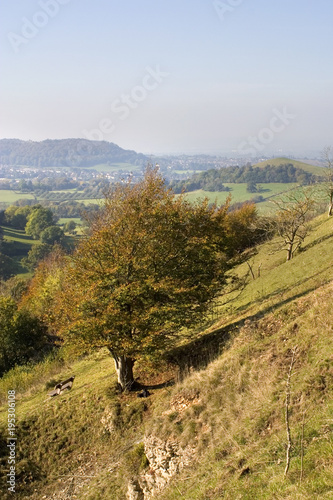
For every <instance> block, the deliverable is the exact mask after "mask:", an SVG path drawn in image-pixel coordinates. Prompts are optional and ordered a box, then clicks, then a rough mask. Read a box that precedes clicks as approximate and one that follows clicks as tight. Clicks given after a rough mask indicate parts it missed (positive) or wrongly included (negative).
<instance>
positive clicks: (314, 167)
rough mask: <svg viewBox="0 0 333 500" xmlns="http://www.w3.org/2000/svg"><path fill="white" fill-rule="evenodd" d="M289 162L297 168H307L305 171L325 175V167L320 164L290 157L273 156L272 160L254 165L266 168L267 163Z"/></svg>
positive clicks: (280, 163)
mask: <svg viewBox="0 0 333 500" xmlns="http://www.w3.org/2000/svg"><path fill="white" fill-rule="evenodd" d="M286 163H289V164H291V165H293V166H294V167H295V168H300V169H301V170H305V172H309V173H310V174H314V175H323V168H322V167H320V166H318V165H312V164H310V163H305V162H303V161H299V160H291V159H290V158H284V157H281V158H272V159H270V160H265V161H261V162H260V163H257V164H256V165H254V167H259V168H265V167H266V166H267V165H271V166H273V167H278V166H279V165H282V164H286Z"/></svg>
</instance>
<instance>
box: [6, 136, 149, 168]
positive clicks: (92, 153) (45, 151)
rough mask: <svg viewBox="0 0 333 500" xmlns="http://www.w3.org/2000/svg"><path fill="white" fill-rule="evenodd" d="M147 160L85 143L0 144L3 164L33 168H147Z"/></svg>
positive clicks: (11, 141) (98, 143) (113, 146)
mask: <svg viewBox="0 0 333 500" xmlns="http://www.w3.org/2000/svg"><path fill="white" fill-rule="evenodd" d="M147 162H148V158H147V157H146V156H145V155H143V154H141V153H136V152H135V151H131V150H127V149H122V148H121V147H119V146H117V145H116V144H114V143H112V142H106V141H88V140H86V139H58V140H51V139H47V140H45V141H41V142H34V141H21V140H19V139H1V140H0V163H1V164H3V165H13V166H18V165H21V166H22V165H25V166H30V167H40V168H43V167H81V168H84V167H94V166H95V165H99V164H105V163H106V164H113V163H130V164H132V165H139V166H144V165H146V164H147Z"/></svg>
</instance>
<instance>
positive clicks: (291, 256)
mask: <svg viewBox="0 0 333 500" xmlns="http://www.w3.org/2000/svg"><path fill="white" fill-rule="evenodd" d="M293 246H294V245H293V243H289V246H288V249H287V262H288V260H291V259H292V258H293Z"/></svg>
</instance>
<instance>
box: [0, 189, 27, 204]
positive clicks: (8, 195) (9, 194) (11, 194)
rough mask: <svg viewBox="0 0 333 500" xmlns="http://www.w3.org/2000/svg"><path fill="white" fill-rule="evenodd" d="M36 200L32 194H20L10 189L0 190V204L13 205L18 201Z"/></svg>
mask: <svg viewBox="0 0 333 500" xmlns="http://www.w3.org/2000/svg"><path fill="white" fill-rule="evenodd" d="M21 199H24V200H34V199H35V197H34V196H33V195H32V194H27V193H20V192H19V191H12V190H10V189H2V190H0V203H8V205H12V204H13V203H15V202H16V201H17V200H21Z"/></svg>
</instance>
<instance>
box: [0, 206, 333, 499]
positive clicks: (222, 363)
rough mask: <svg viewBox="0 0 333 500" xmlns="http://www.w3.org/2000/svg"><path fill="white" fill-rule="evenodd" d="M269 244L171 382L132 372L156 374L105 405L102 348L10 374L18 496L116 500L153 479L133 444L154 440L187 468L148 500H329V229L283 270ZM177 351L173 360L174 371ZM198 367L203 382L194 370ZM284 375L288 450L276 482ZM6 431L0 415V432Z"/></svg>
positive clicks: (320, 228) (242, 273)
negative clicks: (67, 382) (144, 389)
mask: <svg viewBox="0 0 333 500" xmlns="http://www.w3.org/2000/svg"><path fill="white" fill-rule="evenodd" d="M275 243H276V241H275V242H274V241H272V242H266V243H265V244H263V245H261V246H259V247H258V248H257V251H256V253H255V254H253V255H252V257H250V260H249V263H250V265H251V266H252V268H253V271H254V274H255V278H256V279H253V278H252V277H251V275H248V265H247V264H246V263H243V264H241V265H239V266H238V267H237V268H235V269H234V270H233V274H235V275H237V276H238V277H239V278H243V279H244V278H245V277H246V280H245V281H244V285H245V286H244V287H243V288H242V289H238V290H237V291H235V292H231V291H230V293H228V294H225V295H224V296H222V297H221V298H220V300H219V303H218V304H217V305H216V308H215V310H214V314H213V315H212V318H211V320H210V322H208V323H207V327H206V330H205V329H204V328H202V329H201V330H200V331H197V333H196V335H197V337H198V339H197V340H196V341H193V342H190V343H189V344H188V345H187V347H186V349H185V348H184V346H183V347H182V352H184V351H185V352H186V353H187V355H188V363H189V366H188V370H187V373H188V374H187V376H185V373H183V376H184V377H185V378H183V380H182V381H179V382H178V383H176V384H175V385H174V386H169V387H165V386H163V384H161V383H160V382H161V381H166V380H168V378H170V376H175V377H176V374H177V372H176V371H172V370H171V371H170V373H167V372H165V373H162V374H161V373H159V372H158V370H159V368H160V370H161V371H162V370H163V368H162V367H161V366H160V367H159V366H158V364H157V365H155V366H154V367H152V366H149V365H148V364H147V362H144V361H142V362H141V363H140V365H139V366H138V367H136V376H140V380H141V381H142V382H144V383H148V384H149V383H152V384H153V382H152V381H153V380H154V377H156V376H158V378H157V379H156V382H157V383H156V384H155V387H154V388H153V389H151V393H152V394H151V396H150V397H149V398H147V400H141V399H137V398H136V395H135V394H122V395H117V394H116V392H115V389H114V384H115V374H114V370H113V364H112V360H111V358H110V356H109V355H108V353H107V352H106V351H103V350H102V351H100V352H97V353H95V354H93V355H90V356H88V357H85V358H82V359H80V360H77V361H70V360H69V358H67V359H68V361H63V362H60V361H59V358H58V360H53V361H52V360H49V361H47V362H45V363H44V365H43V364H42V365H37V366H36V367H35V368H33V367H30V368H28V369H26V370H25V369H22V368H16V369H15V370H14V371H13V372H11V373H8V374H7V375H6V377H4V379H3V380H2V381H0V395H2V401H3V400H4V399H5V398H6V392H7V390H8V388H16V389H17V432H18V438H19V442H20V447H19V451H18V463H17V467H18V472H19V478H20V480H19V483H18V484H19V485H20V488H21V490H20V489H18V493H17V497H18V498H22V499H23V498H31V499H32V500H39V499H40V498H43V496H45V497H46V498H51V497H52V495H53V494H58V495H60V492H63V493H61V494H62V495H66V494H67V496H70V495H72V496H74V495H76V496H77V498H80V499H81V500H102V498H112V499H113V498H115V499H117V500H125V498H126V485H127V482H128V480H129V479H130V478H135V477H136V476H137V475H141V474H144V473H147V474H148V476H147V477H149V478H150V480H153V478H154V476H156V475H157V476H158V474H159V472H158V471H157V470H156V469H155V471H154V472H153V471H151V472H149V464H148V463H147V458H146V456H145V451H146V450H145V449H144V447H143V445H142V440H143V436H144V435H146V436H149V435H153V436H156V437H158V438H159V439H161V440H162V442H169V443H173V446H174V447H176V448H175V450H177V451H175V452H174V457H177V456H178V455H181V454H182V453H183V451H182V450H186V453H187V456H188V457H190V458H189V464H188V466H187V467H185V468H184V469H181V470H178V471H177V474H176V475H175V476H174V477H173V479H172V480H171V482H170V483H169V485H168V486H167V487H166V488H165V489H164V490H163V491H161V492H158V493H156V494H155V496H154V497H155V498H157V497H158V498H159V499H160V500H173V499H177V500H178V499H179V498H185V499H187V500H210V499H211V500H214V499H215V500H219V499H222V498H223V499H229V500H235V499H238V498H239V499H246V500H252V499H260V500H278V499H290V500H294V499H308V500H312V499H330V498H332V497H333V458H332V457H333V455H332V449H333V437H332V436H333V357H332V352H333V326H332V325H333V310H332V307H331V301H332V293H333V267H332V264H331V261H332V258H331V256H332V247H333V220H332V218H328V217H327V216H326V215H322V216H320V217H318V218H316V219H315V220H313V221H312V231H311V232H310V233H309V235H308V237H307V238H306V240H305V242H304V249H303V251H302V252H299V253H298V254H297V255H296V256H295V257H294V259H293V260H292V261H290V262H285V255H284V254H283V253H275V252H274V248H275ZM259 266H260V276H258V269H259ZM246 275H248V276H246ZM199 341H200V342H201V344H199V343H198V342H199ZM293 351H294V352H295V356H294V359H293V357H292V356H293V355H292V353H293ZM177 353H178V354H177ZM179 353H180V350H178V351H177V349H176V350H174V352H173V356H174V359H180V358H179V356H180V354H179ZM205 353H207V354H205ZM177 356H178V357H177ZM199 358H200V359H201V360H202V361H203V362H202V369H201V370H197V369H194V368H193V367H195V361H196V360H198V359H199ZM204 358H205V359H204ZM292 359H293V363H292ZM205 364H206V365H207V366H206V367H205ZM182 366H183V365H182ZM191 367H192V368H191ZM289 373H290V374H291V378H290V401H289V406H288V408H289V413H288V419H289V427H290V433H291V442H292V447H291V455H290V467H289V471H288V473H287V475H286V477H285V475H284V470H285V465H286V446H287V434H286V422H285V409H286V394H287V392H286V391H287V389H286V387H287V386H286V383H287V379H288V374H289ZM72 374H75V375H76V378H75V382H74V386H73V389H72V390H71V391H70V392H68V393H66V394H64V395H62V396H60V397H57V398H54V399H52V400H48V401H45V399H46V397H47V391H48V390H49V388H50V387H52V385H53V384H54V383H55V382H56V381H58V380H60V379H63V378H66V377H68V376H70V375H72ZM163 377H164V378H163ZM180 378H181V377H180ZM5 421H6V405H3V406H1V407H0V426H1V425H2V426H3V428H4V427H5V425H4V424H5ZM2 436H3V439H4V438H5V437H6V432H5V431H4V430H3V434H2ZM2 450H4V448H2ZM0 451H1V448H0ZM3 453H4V451H3V452H2V455H3ZM0 455H1V453H0ZM150 460H152V458H150ZM175 460H176V458H175ZM147 465H148V467H147ZM164 467H166V468H167V465H165V464H164ZM175 470H176V469H175ZM74 477H75V482H73V480H72V478H74ZM24 481H25V484H24ZM4 495H6V492H5V490H4ZM3 498H4V499H5V500H6V496H4V497H3Z"/></svg>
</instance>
